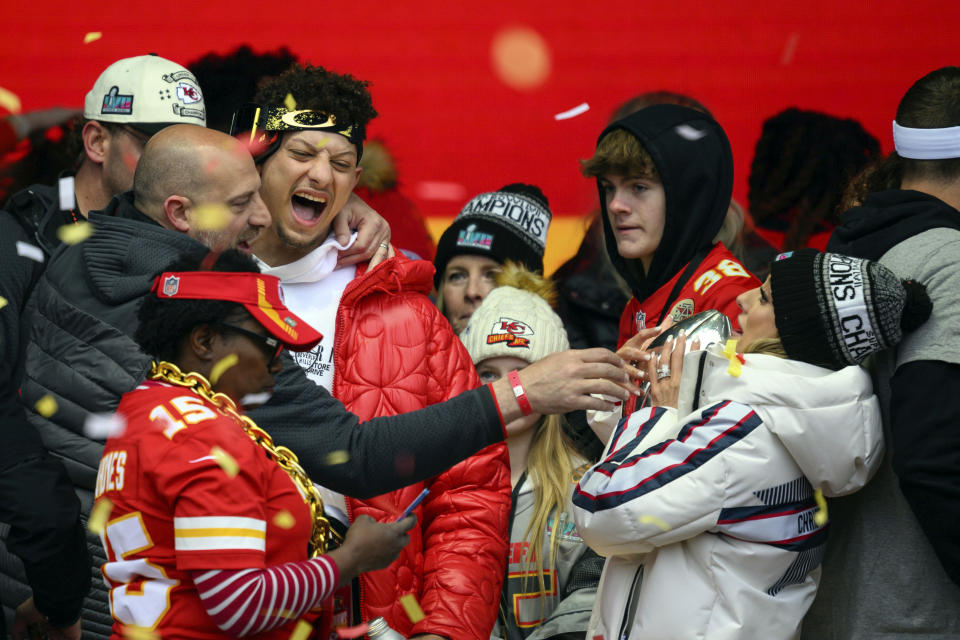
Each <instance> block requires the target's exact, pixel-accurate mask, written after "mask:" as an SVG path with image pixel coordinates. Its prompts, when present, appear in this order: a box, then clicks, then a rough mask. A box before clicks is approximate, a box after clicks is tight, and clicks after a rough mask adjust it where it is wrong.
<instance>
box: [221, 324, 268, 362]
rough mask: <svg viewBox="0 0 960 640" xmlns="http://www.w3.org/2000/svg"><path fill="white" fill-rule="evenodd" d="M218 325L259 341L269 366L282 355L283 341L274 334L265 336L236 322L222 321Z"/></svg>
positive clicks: (258, 343)
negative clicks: (239, 325)
mask: <svg viewBox="0 0 960 640" xmlns="http://www.w3.org/2000/svg"><path fill="white" fill-rule="evenodd" d="M217 326H218V327H221V328H223V329H226V330H227V331H233V332H234V333H239V334H241V335H245V336H247V337H248V338H250V339H251V340H253V341H254V342H255V343H257V346H259V347H260V348H261V349H262V350H263V353H264V354H265V355H266V356H267V366H268V367H269V366H272V365H273V363H274V362H276V361H277V358H279V357H280V353H281V352H282V351H283V343H282V342H280V341H279V340H277V339H276V338H274V337H273V336H265V335H263V334H262V333H257V332H256V331H250V330H249V329H244V328H243V327H238V326H237V325H235V324H227V323H225V322H220V323H218V324H217Z"/></svg>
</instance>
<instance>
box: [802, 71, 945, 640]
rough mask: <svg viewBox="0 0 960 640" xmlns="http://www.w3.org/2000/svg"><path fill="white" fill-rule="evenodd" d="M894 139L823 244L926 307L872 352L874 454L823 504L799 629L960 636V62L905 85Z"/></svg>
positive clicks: (847, 637)
mask: <svg viewBox="0 0 960 640" xmlns="http://www.w3.org/2000/svg"><path fill="white" fill-rule="evenodd" d="M893 141H894V146H895V148H896V150H895V151H894V152H893V153H891V154H890V157H889V158H887V160H886V161H885V162H884V163H883V164H882V165H881V166H880V167H879V168H878V169H877V170H876V171H875V172H874V174H873V176H872V179H871V182H872V184H871V185H870V186H871V189H870V193H869V195H867V196H866V199H865V200H864V201H863V203H862V205H861V206H859V207H856V208H854V209H851V210H849V211H847V212H846V213H844V214H843V215H842V216H841V218H840V226H838V227H837V229H836V231H834V234H833V236H832V237H831V238H830V242H829V244H828V245H827V249H828V250H829V251H836V252H840V253H846V254H849V255H854V256H857V257H861V258H869V259H873V260H879V261H880V263H881V264H883V265H884V266H886V267H888V268H889V269H890V270H892V271H893V272H894V273H896V274H897V275H898V276H899V277H901V278H904V279H912V280H916V281H917V282H920V283H922V284H925V285H926V287H927V292H928V293H929V295H930V299H931V300H932V301H933V314H932V315H931V316H930V320H929V321H928V322H927V323H926V324H925V325H924V326H923V327H922V328H921V329H920V330H919V331H917V332H916V333H914V334H912V335H910V336H907V337H906V338H905V339H904V341H903V342H902V343H901V344H900V345H899V347H898V348H897V349H896V350H893V351H890V352H885V353H884V354H882V355H881V356H880V357H878V358H877V359H876V361H875V362H874V363H873V374H874V387H875V389H876V392H877V396H878V397H879V398H880V404H881V410H882V415H883V422H884V440H885V442H886V454H885V457H884V460H883V463H882V464H881V466H880V469H879V471H877V474H876V476H874V478H873V480H872V481H871V482H870V484H868V485H867V486H866V488H865V489H864V490H863V491H861V492H860V493H858V494H856V495H853V496H850V497H845V498H841V499H838V500H833V501H831V502H830V515H831V519H832V520H833V522H832V524H831V534H830V544H829V545H828V546H827V553H826V557H825V558H824V563H823V576H824V577H823V581H822V583H821V585H820V591H819V593H818V594H817V598H816V600H815V601H814V603H813V607H812V608H811V610H810V613H809V614H808V615H807V618H806V620H805V622H804V625H803V637H804V638H811V639H812V638H816V639H817V640H830V639H833V638H837V639H839V638H843V639H844V640H868V639H869V640H878V639H881V638H901V637H906V636H909V637H911V638H931V639H932V638H938V639H939V638H957V637H960V517H958V513H957V507H958V505H960V401H958V400H957V397H958V394H960V341H958V340H957V336H958V335H960V67H944V68H942V69H938V70H936V71H933V72H931V73H929V74H927V75H925V76H924V77H923V78H920V79H919V80H918V81H917V82H915V83H914V84H913V86H911V87H910V89H909V90H908V91H907V92H906V94H904V96H903V98H902V99H901V101H900V105H899V106H898V107H897V114H896V120H895V121H894V122H893ZM838 293H839V292H838Z"/></svg>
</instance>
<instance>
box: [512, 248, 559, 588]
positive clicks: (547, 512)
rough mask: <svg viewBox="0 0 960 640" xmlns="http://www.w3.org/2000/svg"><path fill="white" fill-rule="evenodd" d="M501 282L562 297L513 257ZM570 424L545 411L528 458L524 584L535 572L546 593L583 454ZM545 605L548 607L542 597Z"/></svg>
mask: <svg viewBox="0 0 960 640" xmlns="http://www.w3.org/2000/svg"><path fill="white" fill-rule="evenodd" d="M496 285H497V286H498V287H514V288H516V289H522V290H524V291H529V292H530V293H534V294H536V295H538V296H540V297H541V298H543V299H544V300H546V301H547V304H549V305H550V306H554V304H555V303H556V300H557V287H556V285H555V284H554V282H553V281H552V280H551V279H549V278H545V277H543V276H541V275H540V274H538V273H534V272H533V271H530V270H529V269H527V268H526V267H524V266H523V265H520V264H517V263H515V262H512V261H510V260H507V261H506V262H504V263H503V268H502V269H501V270H500V273H498V274H497V279H496ZM521 319H522V318H521ZM565 424H566V421H565V419H564V417H563V416H562V415H547V416H541V418H540V419H539V420H538V421H537V423H536V424H535V425H534V426H533V430H534V432H533V438H532V439H531V441H530V449H529V451H528V453H527V459H526V466H527V476H529V478H530V481H531V483H532V484H533V516H532V517H531V519H530V524H529V525H527V530H526V531H524V533H523V541H524V542H526V543H528V545H529V546H528V548H529V549H530V550H531V553H530V555H528V556H527V557H526V559H525V564H526V566H525V567H524V585H526V580H527V579H528V578H530V577H532V576H533V575H536V578H537V582H538V584H539V590H540V595H541V596H544V597H545V596H546V594H547V590H548V587H550V586H552V584H553V580H552V578H551V577H550V576H552V575H553V574H555V573H556V570H557V549H559V547H560V541H561V539H562V537H563V536H562V532H558V531H557V527H558V525H560V522H559V521H558V517H559V515H560V514H561V513H563V511H564V506H565V504H566V500H567V491H568V490H569V489H570V484H571V483H572V482H573V470H574V467H575V464H574V460H575V459H578V458H577V453H576V449H575V448H574V446H573V443H572V442H571V441H570V439H569V438H568V437H567V434H566V433H565V432H564V425H565ZM552 516H553V529H552V531H550V545H549V548H550V552H549V555H548V556H547V557H546V558H544V557H541V556H542V555H543V554H542V552H541V548H542V546H543V542H542V541H543V539H544V537H545V536H546V534H547V526H548V525H549V524H550V519H551V517H552ZM524 589H526V586H524ZM540 605H541V607H543V606H544V600H543V599H541V600H540Z"/></svg>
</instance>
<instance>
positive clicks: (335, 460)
mask: <svg viewBox="0 0 960 640" xmlns="http://www.w3.org/2000/svg"><path fill="white" fill-rule="evenodd" d="M349 459H350V454H349V453H347V452H346V451H344V450H342V449H341V450H339V451H331V452H330V453H328V454H327V457H326V461H327V464H328V465H331V466H332V465H335V464H343V463H344V462H346V461H348V460H349Z"/></svg>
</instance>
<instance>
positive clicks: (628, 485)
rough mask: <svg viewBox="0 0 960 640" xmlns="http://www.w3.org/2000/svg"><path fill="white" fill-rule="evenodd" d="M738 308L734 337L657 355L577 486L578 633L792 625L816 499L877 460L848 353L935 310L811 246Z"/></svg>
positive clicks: (779, 634)
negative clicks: (583, 552) (582, 620)
mask: <svg viewBox="0 0 960 640" xmlns="http://www.w3.org/2000/svg"><path fill="white" fill-rule="evenodd" d="M737 304H738V306H739V309H740V314H739V318H738V319H739V323H740V327H741V329H742V331H743V333H742V335H740V336H739V341H737V342H735V341H730V342H729V343H728V344H727V346H726V348H723V347H722V346H721V345H714V346H711V347H710V348H708V349H706V350H698V349H697V345H696V344H694V345H693V350H691V351H690V353H686V338H685V336H684V335H683V334H682V333H681V334H680V335H679V336H678V337H677V338H676V340H670V341H668V342H667V345H666V346H665V347H664V349H663V352H662V354H661V356H660V357H659V359H658V357H657V356H654V357H651V358H650V360H649V361H648V362H647V376H648V378H649V380H650V389H651V395H652V397H653V398H654V404H655V405H656V406H653V407H648V408H643V409H640V410H638V411H636V412H635V413H634V414H632V415H631V416H630V417H629V418H628V419H625V420H623V421H621V423H620V424H619V425H618V426H617V428H616V429H615V430H614V432H613V435H612V436H611V438H610V441H609V442H608V443H607V448H606V450H605V451H604V454H603V457H602V458H601V461H600V462H599V463H598V464H597V465H595V466H594V467H592V468H591V469H590V470H589V471H587V472H586V474H584V476H583V478H582V479H581V480H580V482H579V484H578V485H577V489H576V491H575V493H574V497H573V504H574V515H575V518H576V522H577V526H578V529H579V531H580V534H581V536H583V539H584V541H585V542H586V543H587V544H589V545H590V546H591V547H592V548H593V549H594V550H595V551H597V552H598V553H599V554H600V555H603V556H608V558H607V561H606V567H605V569H604V574H603V579H602V580H601V583H600V587H599V590H598V596H597V600H596V602H597V607H596V609H595V610H594V614H593V617H592V618H591V624H590V629H589V631H588V633H587V637H588V638H593V637H597V636H602V637H607V638H611V637H629V638H631V640H641V639H644V638H667V637H669V638H694V637H696V638H711V640H724V639H733V638H738V639H740V638H742V639H748V638H749V639H752V638H771V639H778V638H782V639H787V638H798V637H799V633H800V625H801V622H802V620H803V616H804V615H805V613H806V611H807V609H808V608H809V606H810V604H811V602H813V599H814V596H815V595H816V589H817V583H818V581H819V576H820V562H821V559H822V558H823V553H824V548H825V544H826V537H827V524H828V516H827V505H826V500H825V499H824V496H828V497H829V496H840V495H845V494H848V493H852V492H854V491H857V490H859V489H860V488H862V487H863V486H864V485H865V484H866V482H867V480H869V478H870V477H871V475H872V474H873V472H874V470H875V469H876V467H877V465H879V463H880V460H881V458H882V455H883V438H882V428H881V422H880V409H879V404H878V402H877V399H876V396H874V394H873V387H872V384H871V382H870V376H869V375H868V374H867V373H866V371H864V370H863V369H862V368H861V367H859V366H855V365H857V364H858V363H860V362H862V361H863V360H864V359H865V358H867V357H868V356H870V355H871V354H874V353H877V352H878V351H880V350H883V349H887V348H891V347H894V346H896V345H897V344H898V343H899V342H900V340H901V339H902V337H903V334H904V333H905V332H909V331H912V330H914V329H916V328H917V327H919V326H920V325H921V324H922V323H923V322H924V321H925V320H926V319H927V317H928V316H929V315H930V311H931V308H932V305H931V303H930V299H929V297H928V296H927V294H926V291H925V289H924V287H923V286H922V285H919V284H917V283H913V282H908V281H901V280H900V279H899V278H897V277H896V276H895V275H894V274H893V273H892V272H891V271H890V270H888V269H886V268H885V267H883V266H882V265H880V264H879V263H876V262H870V261H868V260H861V259H858V258H850V257H847V256H842V255H838V254H830V253H818V252H816V251H814V250H809V249H805V250H801V251H797V252H794V253H792V254H782V255H781V256H780V257H779V258H778V260H777V261H775V262H774V263H773V264H772V265H771V270H770V277H769V278H768V279H767V281H766V282H764V283H763V285H762V286H760V287H758V288H756V289H753V290H751V291H747V292H744V293H742V294H740V296H738V297H737ZM654 333H655V332H651V335H653V334H654ZM852 365H853V366H852ZM624 625H625V626H624Z"/></svg>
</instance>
